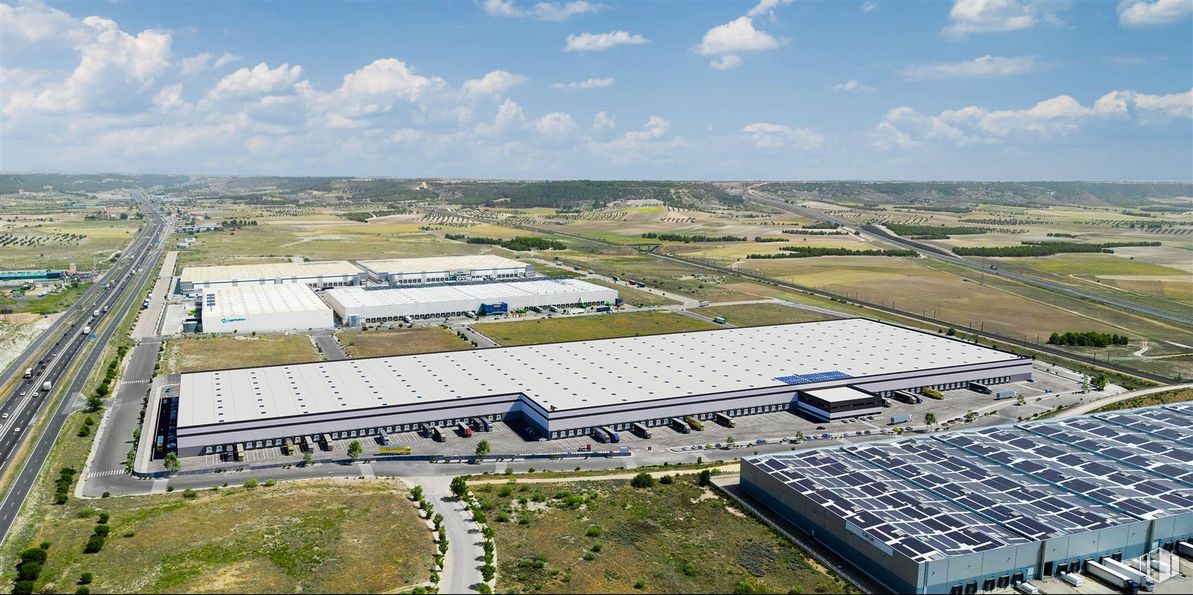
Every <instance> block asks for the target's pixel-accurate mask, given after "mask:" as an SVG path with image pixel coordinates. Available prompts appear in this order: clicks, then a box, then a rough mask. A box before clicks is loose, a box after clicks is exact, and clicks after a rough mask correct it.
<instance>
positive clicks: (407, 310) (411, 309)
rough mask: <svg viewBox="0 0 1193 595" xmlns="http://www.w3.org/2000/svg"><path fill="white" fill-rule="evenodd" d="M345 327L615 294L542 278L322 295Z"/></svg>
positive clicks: (607, 298)
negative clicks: (511, 281)
mask: <svg viewBox="0 0 1193 595" xmlns="http://www.w3.org/2000/svg"><path fill="white" fill-rule="evenodd" d="M323 297H324V299H325V300H327V303H328V304H329V305H330V306H331V308H332V309H333V310H335V313H336V315H337V316H338V317H339V318H340V322H341V324H343V325H345V326H360V325H362V324H377V323H381V322H391V321H395V320H400V319H401V318H404V317H406V318H445V317H449V316H464V315H466V314H468V313H472V314H476V313H477V312H479V311H481V310H482V309H484V310H487V311H488V313H499V312H502V311H510V310H523V309H526V308H530V307H548V306H573V305H587V304H604V303H612V302H614V301H615V300H617V290H615V289H610V288H608V287H603V286H600V285H595V284H592V283H588V282H587V281H581V280H579V279H538V280H534V281H518V282H515V283H480V284H471V285H438V286H426V287H393V288H385V289H365V288H363V287H341V288H335V289H330V290H328V291H326V292H325V293H324V296H323Z"/></svg>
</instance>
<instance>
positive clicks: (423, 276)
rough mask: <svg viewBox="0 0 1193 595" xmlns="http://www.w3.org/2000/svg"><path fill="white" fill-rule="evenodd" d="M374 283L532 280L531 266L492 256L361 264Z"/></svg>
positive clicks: (411, 283)
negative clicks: (528, 278) (530, 278)
mask: <svg viewBox="0 0 1193 595" xmlns="http://www.w3.org/2000/svg"><path fill="white" fill-rule="evenodd" d="M359 264H360V266H362V267H364V268H365V270H367V271H368V272H369V280H370V281H372V282H373V283H384V284H387V285H392V286H395V287H407V286H411V285H434V284H443V283H461V282H476V281H510V280H513V279H521V278H526V277H532V276H534V265H532V264H530V263H526V262H519V261H517V260H512V259H509V258H504V257H501V256H495V255H492V254H477V255H473V256H439V257H432V258H395V259H390V260H362V261H359Z"/></svg>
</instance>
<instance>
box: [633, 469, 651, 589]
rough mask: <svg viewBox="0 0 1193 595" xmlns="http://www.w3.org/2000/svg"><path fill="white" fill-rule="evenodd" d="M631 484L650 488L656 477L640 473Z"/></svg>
mask: <svg viewBox="0 0 1193 595" xmlns="http://www.w3.org/2000/svg"><path fill="white" fill-rule="evenodd" d="M630 485H632V486H634V487H636V488H649V487H651V486H653V485H654V477H651V475H650V474H649V473H645V472H643V473H639V474H637V475H635V476H634V479H631V480H630ZM636 588H641V587H636Z"/></svg>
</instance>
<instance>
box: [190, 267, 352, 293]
mask: <svg viewBox="0 0 1193 595" xmlns="http://www.w3.org/2000/svg"><path fill="white" fill-rule="evenodd" d="M365 278H366V274H365V272H364V271H363V270H361V269H360V268H359V267H357V266H356V265H354V264H352V263H350V262H348V261H346V260H334V261H325V262H270V263H264V264H233V265H222V266H209V267H185V268H183V269H182V274H181V275H179V276H178V291H179V292H180V293H184V294H192V293H195V292H196V291H197V290H200V289H208V288H212V287H234V286H238V285H272V284H281V283H302V284H305V285H309V286H311V287H314V288H316V289H323V288H327V287H343V286H347V285H360V284H361V283H364V281H365Z"/></svg>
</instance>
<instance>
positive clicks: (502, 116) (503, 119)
mask: <svg viewBox="0 0 1193 595" xmlns="http://www.w3.org/2000/svg"><path fill="white" fill-rule="evenodd" d="M524 122H526V114H524V113H522V106H520V105H518V104H517V103H514V100H512V99H508V98H507V99H506V100H505V101H503V102H501V106H500V107H498V108H497V117H496V118H495V119H494V123H495V124H496V126H497V128H498V129H499V130H500V129H503V128H508V127H510V126H514V125H518V124H522V123H524Z"/></svg>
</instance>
